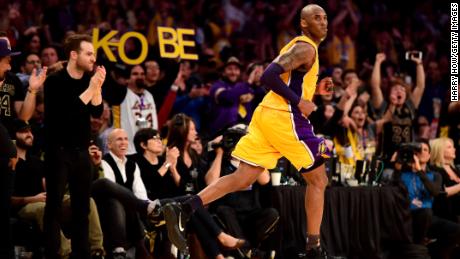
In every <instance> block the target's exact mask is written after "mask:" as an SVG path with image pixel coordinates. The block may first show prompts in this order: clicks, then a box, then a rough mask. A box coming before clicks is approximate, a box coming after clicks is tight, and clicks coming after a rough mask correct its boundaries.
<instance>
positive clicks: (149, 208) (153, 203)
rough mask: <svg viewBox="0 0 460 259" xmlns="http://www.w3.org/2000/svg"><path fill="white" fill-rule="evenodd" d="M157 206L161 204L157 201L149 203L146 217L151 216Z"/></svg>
mask: <svg viewBox="0 0 460 259" xmlns="http://www.w3.org/2000/svg"><path fill="white" fill-rule="evenodd" d="M159 206H161V203H160V200H159V199H156V200H154V201H150V202H149V205H148V206H147V215H150V214H152V213H153V211H154V210H155V209H156V208H157V207H159Z"/></svg>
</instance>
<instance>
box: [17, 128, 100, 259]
mask: <svg viewBox="0 0 460 259" xmlns="http://www.w3.org/2000/svg"><path fill="white" fill-rule="evenodd" d="M14 124H15V131H16V133H15V139H16V150H17V154H18V162H17V164H16V174H15V180H14V188H13V194H12V196H11V204H12V207H13V209H14V211H16V212H17V215H18V216H19V218H22V219H26V220H30V221H33V222H36V223H37V225H38V226H39V228H40V230H43V215H44V211H45V201H46V190H45V182H44V181H43V178H44V176H45V173H44V163H43V161H41V160H40V159H39V158H38V157H37V156H34V155H32V154H31V152H30V149H31V148H32V145H33V143H34V135H33V134H32V129H31V125H30V124H28V123H26V122H25V121H22V120H16V121H15V123H14ZM70 206H71V201H70V199H69V196H68V195H66V196H65V197H64V200H63V205H62V208H63V211H64V213H63V215H65V216H63V217H62V220H63V221H65V222H68V221H69V220H70V213H69V212H70ZM89 226H90V244H91V253H92V259H96V258H102V256H103V254H104V250H103V246H102V230H101V226H100V223H99V216H98V213H97V208H96V203H94V201H91V205H90V214H89ZM60 239H61V244H60V245H61V246H60V255H61V256H62V257H64V258H65V257H66V256H68V255H69V253H70V240H69V239H67V238H66V237H65V236H64V234H63V233H62V231H60Z"/></svg>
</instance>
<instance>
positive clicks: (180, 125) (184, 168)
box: [165, 114, 246, 258]
mask: <svg viewBox="0 0 460 259" xmlns="http://www.w3.org/2000/svg"><path fill="white" fill-rule="evenodd" d="M196 139H197V133H196V130H195V124H194V122H193V120H192V119H191V118H190V117H188V116H186V115H184V114H177V115H175V116H174V117H173V118H172V119H171V124H170V127H169V132H168V141H167V143H168V147H169V149H174V148H175V147H177V149H178V151H179V154H180V156H179V157H178V159H177V163H176V168H177V171H178V172H179V174H180V179H179V184H178V187H177V188H176V190H177V192H178V193H179V194H181V195H184V194H196V193H198V192H199V191H200V190H201V189H202V188H204V184H205V183H204V178H205V177H206V176H205V174H206V170H207V168H208V166H207V163H205V161H203V160H202V159H201V157H200V155H198V154H197V153H196V152H195V150H193V149H192V147H191V145H192V143H194V142H195V141H196ZM187 199H188V197H187V196H186V197H178V198H174V200H176V201H179V202H184V201H186V200H187ZM165 208H166V207H165ZM165 213H166V212H165ZM167 215H168V214H165V217H166V216H167ZM187 229H188V230H190V231H191V232H193V233H195V234H196V235H197V237H198V240H199V241H200V243H201V245H202V247H203V249H204V252H205V253H206V254H207V255H208V256H209V257H211V258H223V254H222V251H221V248H220V246H219V243H220V244H221V245H222V246H224V247H225V248H227V249H236V248H239V247H241V246H242V245H244V244H245V243H246V242H245V241H244V240H242V239H237V238H234V237H232V236H230V235H228V234H226V233H225V232H223V230H222V228H220V227H219V226H218V225H217V224H216V223H215V222H214V220H213V219H212V218H211V216H210V215H209V213H208V211H207V210H206V209H204V208H202V209H199V210H197V211H196V213H194V214H193V215H192V217H191V220H190V221H189V222H188V224H187ZM170 238H171V235H170ZM171 241H172V240H171ZM173 243H174V242H173Z"/></svg>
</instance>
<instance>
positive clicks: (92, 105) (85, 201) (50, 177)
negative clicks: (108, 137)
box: [44, 34, 105, 259]
mask: <svg viewBox="0 0 460 259" xmlns="http://www.w3.org/2000/svg"><path fill="white" fill-rule="evenodd" d="M91 42H92V39H91V37H90V36H88V35H79V34H75V35H71V36H69V37H68V38H67V39H66V41H65V44H64V48H65V53H66V55H67V56H68V57H69V60H68V64H67V67H66V68H65V69H62V70H60V71H58V72H55V73H54V74H51V75H49V76H48V78H47V79H46V81H45V138H46V147H45V153H46V157H45V168H46V183H47V196H46V208H45V218H44V228H45V242H46V247H45V248H46V249H45V250H46V251H45V252H46V255H47V258H59V255H58V251H59V237H60V236H59V229H60V226H59V222H58V218H59V215H60V213H61V204H62V198H63V195H64V193H65V188H66V185H67V183H68V184H69V190H70V196H71V199H72V205H71V207H72V227H71V235H72V256H73V258H82V259H87V258H90V249H89V243H88V213H89V197H90V185H91V179H92V176H91V162H90V158H89V154H88V147H89V143H90V115H92V116H93V117H99V116H100V115H101V114H102V95H101V86H102V83H103V82H104V80H105V69H104V67H97V68H96V72H95V73H94V75H93V76H92V77H90V76H89V75H88V74H87V72H92V71H93V68H94V63H95V62H96V58H95V52H94V47H93V44H92V43H91Z"/></svg>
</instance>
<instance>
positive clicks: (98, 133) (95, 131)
mask: <svg viewBox="0 0 460 259" xmlns="http://www.w3.org/2000/svg"><path fill="white" fill-rule="evenodd" d="M102 104H103V106H104V110H103V111H102V115H101V117H100V118H94V117H91V118H90V121H91V134H92V135H93V136H94V137H95V139H96V140H97V141H96V142H97V143H98V144H99V146H100V147H102V154H104V155H105V154H107V153H108V152H109V150H108V147H107V137H108V135H109V134H110V132H111V131H112V130H113V127H112V123H111V121H112V113H111V110H110V107H109V104H108V103H107V102H106V101H104V100H103V101H102Z"/></svg>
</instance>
